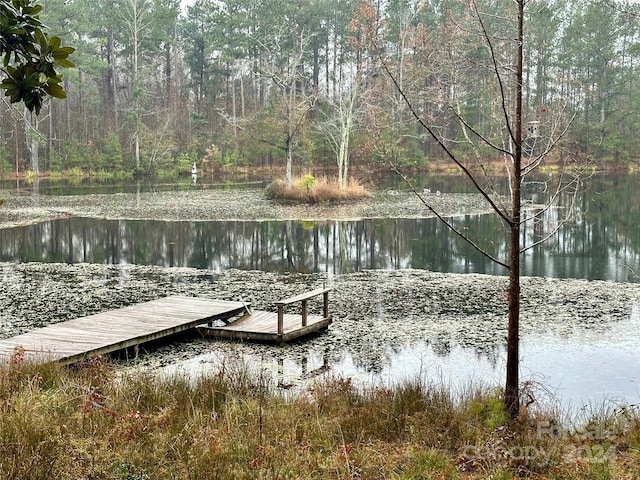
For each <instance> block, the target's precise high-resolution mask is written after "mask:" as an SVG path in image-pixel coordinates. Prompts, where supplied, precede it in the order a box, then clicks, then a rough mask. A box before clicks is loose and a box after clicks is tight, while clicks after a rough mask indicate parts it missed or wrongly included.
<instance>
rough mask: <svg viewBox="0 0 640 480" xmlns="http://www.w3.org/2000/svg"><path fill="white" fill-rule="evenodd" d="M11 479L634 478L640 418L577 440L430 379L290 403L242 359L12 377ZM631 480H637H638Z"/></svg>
mask: <svg viewBox="0 0 640 480" xmlns="http://www.w3.org/2000/svg"><path fill="white" fill-rule="evenodd" d="M0 418H2V421H1V422H0V451H1V452H2V454H1V455H0V479H9V478H20V479H23V480H26V479H50V478H57V479H71V478H74V479H77V478H87V479H89V478H91V479H100V478H105V479H107V478H108V479H129V480H131V479H165V478H166V479H192V478H193V479H195V478H198V479H255V478H265V479H273V478H299V479H306V478H309V479H311V478H318V479H353V478H362V479H420V478H441V479H467V478H468V479H476V478H504V479H507V478H513V477H516V476H517V477H530V478H538V479H547V478H548V479H552V478H577V479H582V478H584V479H606V478H625V477H624V474H625V472H633V471H635V472H637V471H638V470H639V469H640V416H638V414H637V411H635V410H634V409H630V410H628V411H624V412H620V411H618V412H617V413H612V412H607V413H606V414H604V415H599V414H594V415H593V417H592V418H591V419H587V421H586V423H585V424H583V425H582V426H581V427H580V429H578V430H576V429H568V428H566V427H563V426H561V425H560V424H559V423H558V422H557V420H556V419H555V418H554V417H553V416H550V415H548V414H543V413H540V412H534V411H533V410H529V411H527V412H523V414H522V415H521V416H520V417H519V418H518V419H517V420H516V421H513V422H509V421H508V417H507V415H506V414H505V412H504V410H503V407H502V400H501V398H500V392H497V391H487V390H482V389H473V388H469V390H468V391H466V392H464V393H463V394H460V395H458V396H457V397H456V398H453V396H452V394H451V392H450V391H448V390H447V389H445V388H441V387H438V386H430V385H426V384H424V383H423V382H421V381H408V382H404V383H401V384H398V385H396V386H394V387H390V388H388V387H371V388H367V389H364V390H363V389H358V388H356V387H355V386H354V385H353V383H352V382H351V381H350V380H349V379H347V378H327V379H325V380H323V381H321V382H318V383H314V384H312V385H311V386H309V387H308V388H307V389H306V390H305V391H304V392H303V393H301V394H299V395H293V396H289V397H284V396H283V395H281V394H279V393H278V392H277V391H275V390H274V389H273V388H271V386H270V385H269V382H268V381H267V380H265V378H264V377H263V376H261V375H256V374H255V373H254V374H252V373H250V369H249V368H248V367H247V366H246V365H242V364H240V363H236V362H233V361H231V360H230V361H228V362H224V363H223V365H222V366H221V367H220V368H219V369H218V370H216V371H213V372H212V373H211V374H208V375H203V376H199V377H197V378H195V379H193V378H186V377H181V376H171V377H161V376H158V375H152V374H149V373H137V374H118V372H117V367H116V366H114V365H113V364H110V363H108V362H106V361H104V360H101V359H94V360H91V361H88V362H86V363H85V364H83V365H81V366H79V367H75V368H71V369H68V368H64V367H61V366H58V365H53V364H50V365H43V366H34V365H30V364H27V363H25V362H24V360H23V359H22V358H21V357H20V355H16V356H15V357H14V359H13V360H12V362H11V363H7V364H5V365H3V366H0ZM629 478H632V477H629Z"/></svg>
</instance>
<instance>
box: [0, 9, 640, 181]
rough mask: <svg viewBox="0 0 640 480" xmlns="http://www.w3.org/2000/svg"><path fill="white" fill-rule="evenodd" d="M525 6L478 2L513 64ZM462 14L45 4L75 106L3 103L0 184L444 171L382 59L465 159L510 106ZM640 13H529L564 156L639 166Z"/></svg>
mask: <svg viewBox="0 0 640 480" xmlns="http://www.w3.org/2000/svg"><path fill="white" fill-rule="evenodd" d="M467 3H468V2H467ZM512 3H513V2H510V1H509V0H488V1H483V2H479V3H478V9H479V11H480V13H481V14H482V16H483V18H484V22H485V26H486V28H487V30H488V35H489V36H490V38H492V41H493V47H494V48H495V49H496V51H495V58H497V59H498V60H500V61H503V62H504V65H502V67H503V68H508V65H509V64H510V63H511V62H512V59H513V49H514V48H515V45H514V41H513V39H514V38H515V36H514V34H513V31H514V30H515V24H514V23H513V22H514V20H513V17H511V16H510V15H511V14H510V9H511V8H512V7H511V6H510V5H511V4H512ZM466 7H467V5H465V3H464V2H459V1H457V0H364V1H355V0H351V1H350V0H304V1H303V0H291V1H286V2H285V1H282V0H250V1H246V0H244V1H243V0H195V1H194V2H192V3H190V4H181V3H180V1H179V0H106V1H103V2H94V1H90V0H48V1H47V2H46V5H45V9H44V10H43V12H42V14H41V19H42V20H43V21H44V23H45V24H46V26H47V27H48V31H49V33H50V34H51V35H57V36H59V37H61V39H62V41H63V43H64V44H68V45H73V46H74V47H76V51H75V52H74V53H73V55H72V56H71V57H70V59H71V60H72V61H73V62H74V63H75V65H76V68H74V69H70V70H68V71H66V72H64V77H63V86H64V89H65V90H66V91H67V94H68V95H67V98H66V99H65V100H47V101H46V102H45V103H44V105H43V107H42V110H41V112H40V115H39V116H37V117H36V116H33V115H29V114H28V113H27V112H26V110H25V109H24V106H23V105H21V104H10V103H9V100H8V99H7V98H4V97H3V102H2V104H1V106H0V109H1V113H0V174H8V173H11V172H15V171H19V172H24V171H27V170H34V171H41V172H42V171H49V172H62V171H68V170H70V169H81V170H83V171H85V172H86V171H91V172H117V171H121V172H129V173H131V172H133V171H135V170H139V171H144V172H155V173H180V172H188V171H190V167H191V165H192V163H194V162H195V163H197V164H198V166H199V168H201V169H203V170H209V169H211V170H213V169H220V168H227V167H250V168H254V167H261V166H278V167H284V166H285V165H287V163H292V164H293V165H294V168H299V167H303V168H306V169H308V168H310V167H312V166H317V167H336V169H337V170H336V171H337V172H338V175H339V176H341V177H342V176H344V177H346V176H347V171H348V170H347V169H348V168H350V167H351V166H354V165H356V166H361V167H362V166H367V168H375V166H376V165H380V164H381V162H384V161H386V160H393V161H394V162H396V163H400V164H405V165H415V166H423V165H428V164H429V163H430V162H434V161H437V160H439V159H440V158H442V152H441V150H440V149H439V148H438V146H437V144H436V143H435V142H434V140H432V139H429V138H427V137H426V136H425V135H424V134H423V133H422V132H421V130H420V129H419V128H418V126H417V125H416V123H415V120H414V119H413V118H412V117H411V116H410V115H409V114H408V113H407V112H406V108H405V107H404V105H403V101H402V98H400V94H399V92H398V90H397V88H396V86H395V85H394V84H393V83H392V82H391V81H390V79H389V77H388V76H387V75H385V73H384V72H383V70H382V69H381V66H380V59H381V58H382V59H384V61H385V63H386V65H387V66H388V67H389V68H390V69H391V70H392V71H393V72H394V76H395V80H396V82H397V83H398V85H399V86H400V88H401V89H402V91H403V92H405V93H406V95H407V97H409V98H411V99H412V101H413V102H415V103H414V108H415V109H416V110H417V111H418V112H420V115H421V116H423V118H424V119H425V121H426V122H428V123H429V125H432V126H433V128H434V129H435V130H436V131H437V132H438V134H439V135H440V137H441V139H442V140H443V142H445V143H446V144H448V145H453V148H455V149H457V150H458V151H460V152H463V154H464V149H465V148H468V147H467V146H466V145H467V143H468V142H466V139H465V135H468V131H466V130H465V129H460V128H455V127H454V125H455V124H458V117H459V118H464V119H466V120H465V121H466V122H473V123H474V125H481V126H482V130H483V131H484V132H487V131H489V132H490V131H491V128H487V126H488V125H489V124H491V122H492V119H493V118H494V117H496V110H497V109H498V108H499V105H498V103H499V101H500V100H499V99H498V98H496V93H495V75H494V70H493V68H492V66H491V65H490V62H492V56H491V55H490V52H489V51H488V48H487V44H486V42H484V41H483V39H482V35H480V34H479V32H478V31H477V28H476V27H475V26H474V25H475V24H474V22H473V19H472V18H471V17H472V15H470V14H469V12H468V11H467V9H466ZM639 15H640V6H638V5H636V4H635V3H622V2H616V1H614V0H608V1H605V0H598V1H589V0H558V1H551V0H546V1H539V0H531V1H530V2H528V4H527V17H526V25H525V41H524V49H525V62H524V63H525V72H524V78H525V85H524V108H523V111H524V117H525V118H524V122H525V124H527V123H529V122H538V123H531V125H536V127H537V131H538V132H539V133H540V135H541V136H542V137H544V136H545V135H549V136H551V135H552V134H556V135H557V133H558V129H559V128H560V127H558V125H560V124H561V123H562V124H570V128H569V130H568V131H567V133H566V134H565V135H564V136H563V137H562V140H561V142H560V145H559V146H560V147H561V148H560V149H559V150H558V151H559V152H560V153H557V154H556V155H563V153H562V152H567V153H568V154H572V155H575V154H579V155H582V156H586V157H589V158H591V159H592V160H594V161H595V162H598V163H609V164H613V163H616V164H618V163H626V162H631V161H633V160H634V158H635V157H638V155H636V153H635V152H636V151H637V150H638V148H639V147H640V145H639V143H640V142H639V140H638V135H637V131H638V130H639V129H640V81H638V79H637V77H638V71H639V69H640V16H639ZM495 128H496V129H499V128H502V127H500V123H499V122H496V127H495ZM552 130H553V132H552ZM498 137H499V132H498V131H496V138H498ZM487 155H488V156H490V155H494V153H491V152H487ZM287 160H289V162H287Z"/></svg>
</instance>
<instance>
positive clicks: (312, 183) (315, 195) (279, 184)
mask: <svg viewBox="0 0 640 480" xmlns="http://www.w3.org/2000/svg"><path fill="white" fill-rule="evenodd" d="M264 194H265V196H266V197H267V198H268V199H270V200H278V201H284V202H295V203H324V202H344V201H349V200H360V199H363V198H368V197H370V196H371V194H370V193H369V191H368V190H367V189H365V188H364V187H363V186H362V185H361V184H360V183H359V182H358V181H357V180H354V179H351V180H350V181H349V183H348V184H347V185H345V186H341V185H339V184H338V182H337V181H336V180H330V179H327V178H319V179H318V178H315V177H313V175H305V176H303V177H301V178H294V179H293V180H292V182H291V186H290V187H287V185H286V184H285V183H284V182H283V181H280V180H277V181H275V182H273V183H271V184H270V185H268V186H267V188H266V189H265V191H264Z"/></svg>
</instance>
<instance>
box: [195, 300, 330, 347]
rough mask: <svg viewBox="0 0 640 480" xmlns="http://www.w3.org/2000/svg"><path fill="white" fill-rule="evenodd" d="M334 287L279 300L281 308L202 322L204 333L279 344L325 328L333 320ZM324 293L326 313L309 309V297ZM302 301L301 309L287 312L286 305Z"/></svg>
mask: <svg viewBox="0 0 640 480" xmlns="http://www.w3.org/2000/svg"><path fill="white" fill-rule="evenodd" d="M330 291H331V289H330V288H319V289H316V290H312V291H310V292H306V293H303V294H301V295H296V296H294V297H290V298H286V299H284V300H280V301H278V302H276V307H277V312H266V311H262V310H253V311H252V310H250V309H249V308H248V307H247V308H246V312H245V313H244V315H242V316H241V317H240V318H238V319H235V320H233V319H230V318H228V319H224V320H222V321H221V322H219V324H218V325H214V322H209V323H208V324H206V325H199V326H198V330H199V331H200V332H201V333H203V334H204V335H208V336H212V337H216V338H228V339H232V340H251V341H258V342H273V343H277V344H279V345H281V344H283V343H286V342H290V341H292V340H295V339H298V338H301V337H304V336H307V335H310V334H312V333H315V332H320V331H322V330H325V329H326V328H327V327H328V326H329V325H330V324H331V317H330V316H329V292H330ZM320 295H322V298H323V313H322V315H310V314H309V313H308V301H309V300H310V299H312V298H313V297H317V296H320ZM298 302H299V303H300V313H285V307H287V306H289V305H292V304H295V303H298Z"/></svg>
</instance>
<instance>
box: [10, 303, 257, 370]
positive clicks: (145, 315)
mask: <svg viewBox="0 0 640 480" xmlns="http://www.w3.org/2000/svg"><path fill="white" fill-rule="evenodd" d="M244 311H245V304H243V303H242V302H231V301H226V300H213V299H206V298H198V297H165V298H160V299H157V300H152V301H150V302H145V303H140V304H137V305H131V306H128V307H123V308H120V309H116V310H111V311H108V312H103V313H99V314H95V315H88V316H86V317H81V318H75V319H72V320H68V321H66V322H60V323H56V324H52V325H48V326H46V327H43V328H39V329H36V330H33V331H31V332H28V333H25V334H22V335H18V336H15V337H12V338H8V339H4V340H0V360H2V359H5V360H6V359H8V358H10V357H11V355H12V354H13V353H14V351H15V348H16V347H21V348H23V349H24V351H25V356H26V357H27V359H28V360H30V361H36V362H42V361H59V362H62V363H74V362H76V361H80V360H82V359H83V358H85V357H88V356H92V355H100V354H105V353H110V352H114V351H117V350H121V349H123V348H127V347H132V346H135V345H140V344H142V343H146V342H149V341H152V340H157V339H159V338H162V337H165V336H169V335H173V334H175V333H179V332H182V331H184V330H187V329H191V328H194V327H195V326H196V325H198V324H200V323H202V322H205V321H210V320H217V319H226V318H230V317H233V316H236V315H239V314H240V313H242V312H244Z"/></svg>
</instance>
